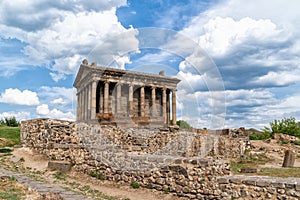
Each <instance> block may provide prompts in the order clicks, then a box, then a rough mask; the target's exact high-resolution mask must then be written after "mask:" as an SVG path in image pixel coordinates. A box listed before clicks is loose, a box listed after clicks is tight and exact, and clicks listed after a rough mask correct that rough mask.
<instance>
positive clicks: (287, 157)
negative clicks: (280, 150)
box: [282, 150, 296, 167]
mask: <svg viewBox="0 0 300 200" xmlns="http://www.w3.org/2000/svg"><path fill="white" fill-rule="evenodd" d="M295 159H296V156H295V152H293V151H292V150H286V151H285V153H284V160H283V164H282V167H293V166H294V163H295Z"/></svg>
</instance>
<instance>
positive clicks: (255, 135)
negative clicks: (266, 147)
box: [249, 132, 272, 140]
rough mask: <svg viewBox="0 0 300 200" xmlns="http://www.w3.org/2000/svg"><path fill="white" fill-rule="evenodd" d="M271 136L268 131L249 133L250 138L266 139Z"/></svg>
mask: <svg viewBox="0 0 300 200" xmlns="http://www.w3.org/2000/svg"><path fill="white" fill-rule="evenodd" d="M271 137H272V134H271V133H268V132H259V133H250V135H249V139H250V140H266V139H269V138H271Z"/></svg>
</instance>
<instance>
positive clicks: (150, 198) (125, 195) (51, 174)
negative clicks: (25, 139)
mask: <svg viewBox="0 0 300 200" xmlns="http://www.w3.org/2000/svg"><path fill="white" fill-rule="evenodd" d="M10 160H11V161H12V162H14V163H18V164H20V163H22V165H23V167H24V168H25V169H29V170H31V171H32V172H33V173H35V175H36V172H37V171H38V174H40V175H41V176H42V178H43V179H45V180H47V182H48V183H50V184H53V185H58V186H60V187H67V188H70V189H72V190H75V191H76V190H78V191H79V192H83V193H85V192H88V191H91V190H97V191H99V192H101V193H103V194H104V195H107V196H111V197H115V199H130V200H141V199H143V200H154V199H160V200H171V199H172V200H179V199H182V198H179V197H177V196H174V195H172V194H166V193H164V192H160V191H156V190H150V189H145V188H138V189H133V188H132V187H130V186H129V185H124V184H123V185H122V184H118V183H115V182H111V181H100V180H98V179H96V178H92V177H91V176H89V175H86V174H81V173H78V172H75V171H71V172H69V173H67V174H66V175H65V177H63V178H61V179H57V178H55V174H57V172H56V171H51V170H49V169H47V165H48V160H47V159H46V158H45V157H44V156H41V155H40V154H36V153H34V152H33V151H32V150H30V149H29V148H24V147H23V148H15V150H14V151H13V155H12V156H11V157H10ZM20 160H22V162H20ZM84 188H85V189H86V191H84Z"/></svg>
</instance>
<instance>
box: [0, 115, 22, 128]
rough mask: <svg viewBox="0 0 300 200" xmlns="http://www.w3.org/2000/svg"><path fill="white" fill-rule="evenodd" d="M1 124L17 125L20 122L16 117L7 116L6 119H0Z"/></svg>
mask: <svg viewBox="0 0 300 200" xmlns="http://www.w3.org/2000/svg"><path fill="white" fill-rule="evenodd" d="M0 125H1V126H3V125H6V126H11V127H17V126H18V125H19V122H18V121H17V120H16V118H15V117H5V118H4V119H1V120H0Z"/></svg>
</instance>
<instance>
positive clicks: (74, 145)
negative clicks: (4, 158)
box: [20, 60, 300, 199]
mask: <svg viewBox="0 0 300 200" xmlns="http://www.w3.org/2000/svg"><path fill="white" fill-rule="evenodd" d="M178 82H179V80H178V79H176V78H170V77H165V76H164V74H163V72H161V73H160V74H159V75H153V74H146V73H140V72H132V71H125V70H119V69H111V68H105V67H98V66H97V65H96V64H95V63H92V64H91V65H89V64H88V62H87V61H86V60H84V61H83V63H82V65H81V66H80V69H79V72H78V74H77V77H76V80H75V82H74V86H75V87H76V89H77V97H78V103H77V121H76V122H70V121H63V120H55V119H47V118H46V119H35V120H28V121H22V122H21V124H20V128H21V132H20V136H21V143H22V145H24V146H27V147H29V148H31V149H33V150H35V151H36V152H38V153H41V154H44V155H45V156H47V157H48V158H49V159H51V160H52V163H53V162H56V161H57V162H58V161H59V162H64V161H67V162H69V163H71V164H72V166H73V169H74V170H78V171H81V172H84V173H87V174H91V175H92V174H93V176H95V175H96V176H97V177H101V179H102V178H103V179H107V180H112V181H116V182H120V183H127V184H130V183H133V182H136V184H139V185H140V186H141V187H146V188H151V189H156V190H161V191H165V192H170V193H173V194H176V195H178V196H181V197H185V198H188V199H254V198H257V199H299V197H300V179H297V178H286V179H283V178H272V177H244V176H234V175H231V172H230V165H229V161H227V159H234V158H240V157H241V156H244V154H245V151H246V150H247V148H249V138H248V135H247V134H245V132H244V129H242V128H240V129H235V130H228V129H227V130H220V131H200V130H196V131H195V130H180V129H178V127H176V126H174V124H170V121H171V119H172V121H173V123H175V122H176V85H177V84H178ZM171 117H172V118H171ZM98 122H99V123H98ZM70 166H71V165H70ZM71 195H74V194H71ZM73 197H74V196H73Z"/></svg>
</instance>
